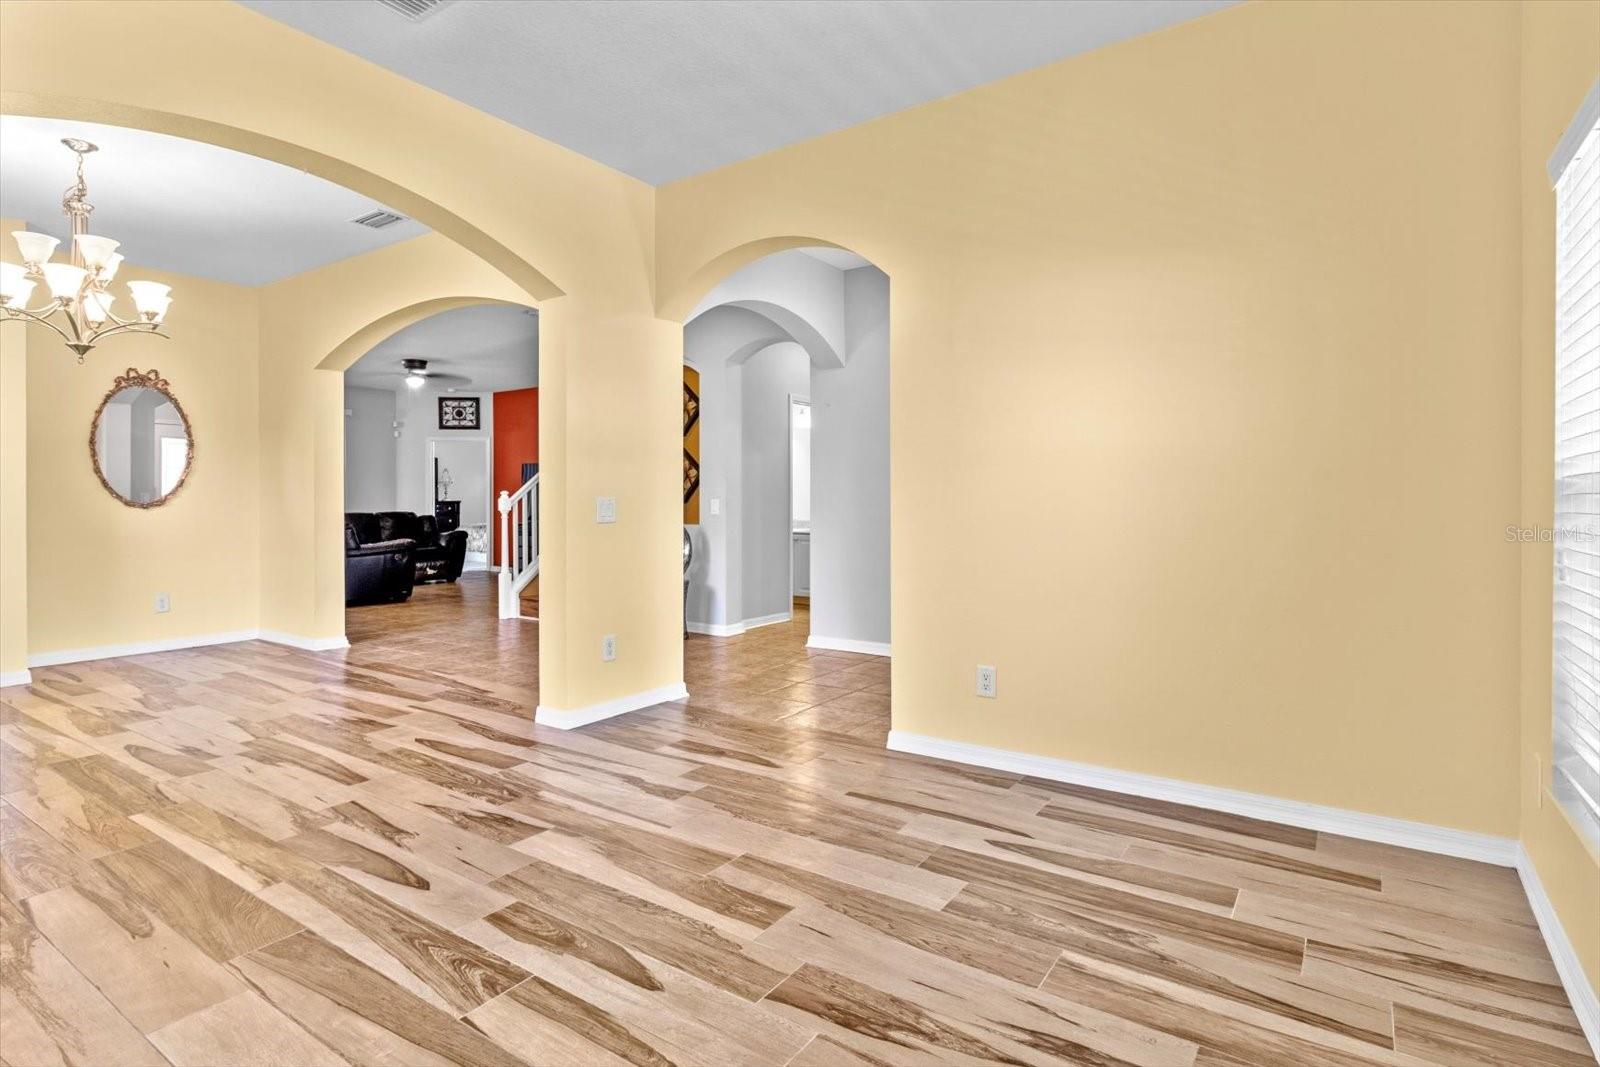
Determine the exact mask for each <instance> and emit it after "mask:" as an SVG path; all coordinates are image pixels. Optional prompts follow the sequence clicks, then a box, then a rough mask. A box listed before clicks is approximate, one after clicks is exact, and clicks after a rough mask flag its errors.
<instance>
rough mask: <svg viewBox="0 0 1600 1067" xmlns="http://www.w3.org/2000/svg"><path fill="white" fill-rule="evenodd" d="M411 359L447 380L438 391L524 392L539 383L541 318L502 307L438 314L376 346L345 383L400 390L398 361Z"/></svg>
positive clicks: (401, 376)
mask: <svg viewBox="0 0 1600 1067" xmlns="http://www.w3.org/2000/svg"><path fill="white" fill-rule="evenodd" d="M410 357H416V358H418V359H425V360H427V361H428V371H429V373H437V374H440V375H446V376H448V377H445V378H443V380H441V381H440V383H439V385H440V387H441V388H445V389H453V390H455V391H456V392H477V393H489V392H494V391H495V390H500V389H526V388H529V387H531V386H535V385H538V384H539V316H538V315H537V314H536V313H535V312H533V310H532V309H530V308H520V307H510V306H507V305H504V304H482V305H475V306H473V307H464V308H457V309H455V310H454V311H442V312H440V313H439V314H437V315H433V316H430V317H429V318H426V319H423V320H422V321H421V322H415V323H412V324H411V325H410V326H407V327H406V328H405V329H403V330H400V331H399V332H398V333H394V334H392V335H390V336H389V337H388V338H386V339H385V340H383V341H380V342H378V344H377V345H376V347H374V348H373V349H372V351H370V352H368V353H367V354H366V355H364V356H362V357H361V358H360V359H358V360H356V362H355V363H354V365H352V366H351V367H350V369H349V370H348V371H346V372H345V376H344V380H345V384H347V385H360V386H366V387H368V388H374V389H394V390H398V389H404V388H405V384H404V372H403V371H402V370H401V367H400V361H401V360H402V359H407V358H410ZM460 379H465V380H464V381H463V380H460Z"/></svg>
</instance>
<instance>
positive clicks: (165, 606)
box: [156, 593, 172, 615]
mask: <svg viewBox="0 0 1600 1067" xmlns="http://www.w3.org/2000/svg"><path fill="white" fill-rule="evenodd" d="M171 610H172V597H171V596H169V595H167V594H166V593H157V594H156V614H158V615H160V614H162V613H163V612H168V611H171Z"/></svg>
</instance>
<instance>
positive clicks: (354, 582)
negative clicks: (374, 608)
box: [344, 515, 416, 604]
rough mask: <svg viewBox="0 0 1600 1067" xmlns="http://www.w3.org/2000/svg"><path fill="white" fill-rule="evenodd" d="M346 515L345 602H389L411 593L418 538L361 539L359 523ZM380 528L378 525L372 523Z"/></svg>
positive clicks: (405, 597)
mask: <svg viewBox="0 0 1600 1067" xmlns="http://www.w3.org/2000/svg"><path fill="white" fill-rule="evenodd" d="M350 519H351V516H349V515H347V516H345V522H344V602H345V603H346V604H386V603H393V602H394V601H397V600H407V599H410V597H411V585H412V582H413V581H414V580H415V578H416V564H415V563H414V562H413V561H412V553H413V552H414V551H415V550H416V542H414V541H410V540H406V539H403V538H402V539H399V540H394V541H379V540H377V539H376V538H374V539H373V540H371V541H366V542H363V541H362V540H361V534H360V529H359V528H358V524H356V523H352V522H351V521H350ZM369 530H370V532H376V528H375V527H369Z"/></svg>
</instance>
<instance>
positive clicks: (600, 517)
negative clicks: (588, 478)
mask: <svg viewBox="0 0 1600 1067" xmlns="http://www.w3.org/2000/svg"><path fill="white" fill-rule="evenodd" d="M594 521H595V522H616V521H617V498H616V497H614V496H597V497H595V498H594Z"/></svg>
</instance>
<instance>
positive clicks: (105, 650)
mask: <svg viewBox="0 0 1600 1067" xmlns="http://www.w3.org/2000/svg"><path fill="white" fill-rule="evenodd" d="M239 641H271V642H272V643H273V644H275V645H288V646H290V647H291V648H300V649H304V650H306V651H307V652H327V651H330V650H332V649H336V648H349V647H350V642H349V641H347V640H345V638H344V636H343V635H340V636H339V637H300V636H298V635H296V634H286V633H280V632H278V631H277V630H227V631H224V632H223V633H215V634H192V635H190V636H188V637H164V638H161V639H160V640H156V641H132V642H129V643H128V644H123V645H97V646H95V647H93V648H64V649H58V650H57V651H55V652H36V653H34V654H33V655H30V656H29V657H28V666H30V667H55V666H59V665H61V664H63V663H87V662H89V661H91V660H97V659H118V658H120V657H122V656H146V655H149V654H150V653H152V652H177V651H180V650H182V649H185V648H205V647H206V646H208V645H231V644H234V643H236V642H239ZM23 674H24V675H26V672H23ZM10 677H11V676H10V675H9V674H8V675H5V678H7V679H9V678H10ZM27 681H28V679H27V678H26V677H24V679H23V681H22V682H17V683H13V682H11V681H9V680H8V681H6V682H4V684H5V685H13V684H17V685H22V684H26V683H27Z"/></svg>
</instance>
